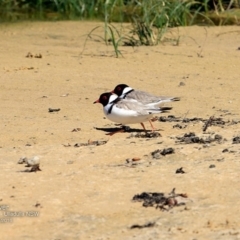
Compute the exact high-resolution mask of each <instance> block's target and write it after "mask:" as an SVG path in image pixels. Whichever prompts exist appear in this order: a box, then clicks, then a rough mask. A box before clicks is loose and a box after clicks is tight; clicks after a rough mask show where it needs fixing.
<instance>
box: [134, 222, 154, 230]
mask: <svg viewBox="0 0 240 240" xmlns="http://www.w3.org/2000/svg"><path fill="white" fill-rule="evenodd" d="M155 224H156V223H155V222H148V223H145V224H143V225H140V224H134V225H132V226H131V227H130V229H134V228H139V229H141V228H148V227H154V226H155Z"/></svg>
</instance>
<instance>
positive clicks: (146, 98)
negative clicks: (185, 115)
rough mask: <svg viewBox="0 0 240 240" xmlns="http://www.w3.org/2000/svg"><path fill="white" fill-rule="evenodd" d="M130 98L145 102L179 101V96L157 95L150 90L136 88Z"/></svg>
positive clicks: (129, 95)
mask: <svg viewBox="0 0 240 240" xmlns="http://www.w3.org/2000/svg"><path fill="white" fill-rule="evenodd" d="M128 97H129V98H133V99H136V100H138V101H139V102H141V103H143V104H149V103H157V102H172V101H179V100H180V98H178V97H169V96H155V95H152V94H150V93H148V92H144V91H139V90H135V91H132V92H131V93H129V94H128Z"/></svg>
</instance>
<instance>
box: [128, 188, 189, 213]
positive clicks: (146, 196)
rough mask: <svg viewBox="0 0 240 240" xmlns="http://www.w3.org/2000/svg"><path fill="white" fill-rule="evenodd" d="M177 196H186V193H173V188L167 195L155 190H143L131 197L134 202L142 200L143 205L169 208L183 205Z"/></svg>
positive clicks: (162, 208) (163, 208)
mask: <svg viewBox="0 0 240 240" xmlns="http://www.w3.org/2000/svg"><path fill="white" fill-rule="evenodd" d="M177 197H182V198H187V194H185V193H184V194H183V193H180V194H178V193H175V188H174V189H173V190H172V191H171V192H170V193H169V194H167V195H165V194H164V193H157V192H143V193H141V194H136V195H135V196H134V197H133V199H132V200H133V201H135V202H143V204H142V206H143V207H155V208H156V209H158V208H159V209H161V210H169V209H171V208H173V207H176V206H181V205H185V203H184V202H179V199H177Z"/></svg>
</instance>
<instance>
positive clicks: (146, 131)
mask: <svg viewBox="0 0 240 240" xmlns="http://www.w3.org/2000/svg"><path fill="white" fill-rule="evenodd" d="M141 125H142V127H143V129H144V130H145V132H147V130H146V128H145V126H144V124H143V123H141Z"/></svg>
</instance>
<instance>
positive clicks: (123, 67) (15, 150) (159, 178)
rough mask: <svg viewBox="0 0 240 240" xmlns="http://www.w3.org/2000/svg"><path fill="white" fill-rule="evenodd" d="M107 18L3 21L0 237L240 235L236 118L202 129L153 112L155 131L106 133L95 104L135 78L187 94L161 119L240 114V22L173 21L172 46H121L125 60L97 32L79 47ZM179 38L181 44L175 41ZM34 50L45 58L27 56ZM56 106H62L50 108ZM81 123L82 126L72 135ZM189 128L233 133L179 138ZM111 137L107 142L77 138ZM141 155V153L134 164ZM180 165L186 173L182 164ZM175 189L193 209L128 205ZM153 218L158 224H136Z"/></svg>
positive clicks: (158, 89) (162, 90)
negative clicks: (188, 140)
mask: <svg viewBox="0 0 240 240" xmlns="http://www.w3.org/2000/svg"><path fill="white" fill-rule="evenodd" d="M101 25H103V24H102V23H98V22H50V23H49V22H34V23H30V22H29V23H18V24H5V25H1V26H0V35H1V38H0V56H1V57H0V58H1V63H0V66H1V67H0V74H1V77H0V99H1V101H0V111H1V138H0V164H1V174H0V184H1V193H0V205H1V209H2V211H1V213H0V214H1V217H0V220H1V222H2V223H1V224H0V228H1V239H11V240H15V239H24V240H26V239H52V240H53V239H55V240H57V239H58V240H60V239H61V240H65V239H99V240H100V239H102V240H103V239H114V240H115V239H144V240H145V239H240V221H239V220H240V207H239V198H240V185H239V182H240V181H239V173H240V161H239V157H240V147H239V146H240V145H239V144H232V139H233V137H235V136H237V135H239V134H240V130H239V127H240V124H234V125H229V124H226V125H225V126H222V127H219V126H210V127H209V128H208V129H207V131H206V133H205V134H203V131H202V127H203V123H202V122H190V123H188V124H184V123H181V122H180V123H179V124H180V125H182V126H185V125H186V128H182V129H179V128H173V126H174V125H176V122H158V121H157V122H154V125H155V127H156V128H160V129H162V130H161V131H160V133H161V135H162V137H159V138H150V139H146V138H128V137H129V136H130V135H131V134H132V133H129V132H125V133H119V134H116V135H113V136H112V137H108V136H106V135H105V134H106V131H104V130H107V129H109V128H115V125H114V123H112V122H110V121H109V120H107V119H105V118H104V115H103V112H102V106H101V105H97V104H95V105H94V104H93V101H95V100H96V99H97V98H98V97H99V95H100V94H101V93H102V92H105V91H109V90H112V89H113V88H114V87H115V85H117V84H119V83H127V84H129V85H130V86H132V87H134V88H138V89H142V90H146V91H148V92H151V93H154V94H156V95H169V96H178V97H181V101H179V102H175V103H171V104H170V106H172V107H173V110H172V111H171V112H170V113H166V114H163V115H162V116H168V115H174V116H176V117H180V118H193V117H198V118H204V119H208V118H209V117H210V116H213V115H214V116H215V117H216V118H217V117H222V118H223V120H225V121H232V120H239V119H240V116H239V101H240V81H239V76H240V65H239V59H240V51H239V50H238V48H239V47H240V42H239V39H240V37H239V33H240V30H239V27H206V28H203V27H197V26H194V27H188V28H179V29H172V30H171V33H169V39H168V40H169V41H166V42H165V43H164V44H160V45H158V46H154V47H135V48H132V47H120V50H121V51H122V53H123V56H124V57H123V58H118V59H117V58H115V57H114V52H113V48H112V47H111V46H106V45H104V43H103V42H101V41H95V40H99V38H97V37H94V38H93V39H92V40H89V41H87V44H86V46H85V49H84V52H83V55H81V52H82V50H83V46H84V41H85V39H86V34H88V33H89V32H90V30H91V29H93V28H94V27H95V26H101ZM99 32H100V29H99ZM99 32H98V33H97V32H96V34H100V33H99ZM179 36H180V42H179V46H174V42H173V41H170V40H171V39H170V38H172V39H177V38H178V37H179ZM28 52H31V53H32V54H33V55H35V54H41V55H42V58H34V57H33V58H26V55H27V54H28ZM181 82H183V83H184V84H183V86H180V83H181ZM62 95H67V96H65V97H63V96H62ZM49 108H60V109H61V110H60V111H59V112H55V113H49V112H48V109H49ZM96 127H97V128H101V129H102V130H97V129H95V128H96ZM131 127H132V128H134V129H141V126H140V124H136V125H132V126H131ZM146 127H147V128H148V129H150V125H149V123H146ZM75 128H80V129H81V130H80V131H76V132H72V130H73V129H75ZM189 132H195V133H196V135H198V136H202V137H204V138H206V137H208V136H214V135H215V134H220V135H221V136H222V137H223V138H224V139H226V140H225V141H222V142H221V143H217V142H216V143H211V144H198V143H195V144H177V143H176V137H177V136H182V135H183V134H185V133H189ZM108 139H109V141H108V142H107V143H106V144H105V145H101V146H81V147H74V145H75V144H76V143H87V142H88V141H89V140H90V141H96V140H108ZM64 145H65V146H64ZM66 145H69V146H68V147H66ZM168 147H172V148H174V149H175V153H174V154H171V155H166V156H164V157H161V158H160V159H158V160H156V159H152V157H151V152H153V151H154V150H156V149H164V148H168ZM226 148H227V149H228V150H229V151H228V152H224V153H223V152H222V151H223V149H226ZM35 155H37V156H40V157H41V164H40V168H41V169H42V171H41V172H40V171H38V172H31V173H29V172H24V170H25V169H26V168H25V167H24V165H20V164H17V161H18V159H19V158H20V157H22V156H27V157H31V156H35ZM133 157H139V158H141V160H140V161H139V162H138V164H137V165H135V166H131V165H126V159H128V158H133ZM210 165H215V167H213V168H209V166H210ZM180 167H183V169H184V171H185V172H186V173H185V174H176V173H175V172H176V169H178V168H180ZM173 188H176V192H178V193H186V194H187V195H188V199H187V200H188V201H187V203H186V205H185V206H179V207H174V208H173V209H171V210H170V211H161V210H159V209H155V208H154V207H148V208H144V207H142V203H135V202H132V198H133V196H134V195H135V194H138V193H142V192H164V193H169V192H170V191H171V190H172V189H173ZM4 207H6V208H7V209H6V208H5V209H4ZM29 211H31V212H30V213H28V216H26V215H27V214H26V212H29ZM10 212H11V213H10ZM31 213H32V214H35V213H38V214H39V216H38V217H30V216H29V214H31ZM9 214H25V216H23V217H11V218H9V217H8V216H9ZM4 221H5V222H6V223H3V222H4ZM149 222H155V225H154V226H153V227H146V228H142V229H130V227H131V226H132V225H134V224H139V225H143V224H146V223H149Z"/></svg>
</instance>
